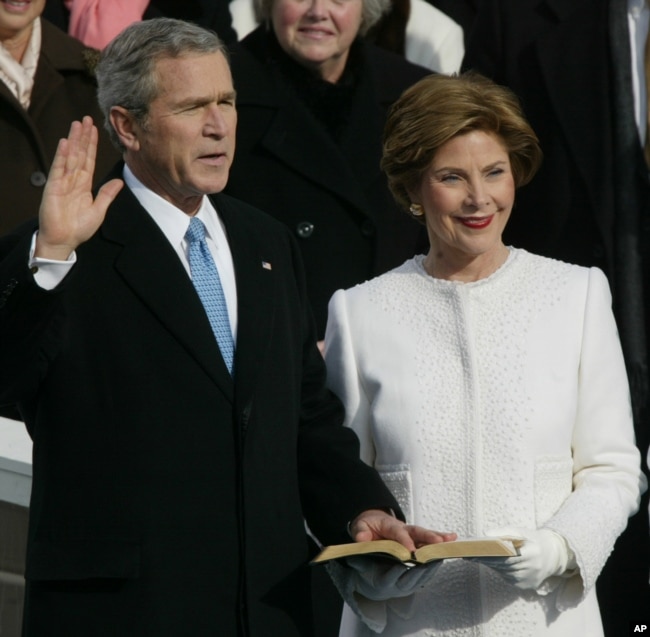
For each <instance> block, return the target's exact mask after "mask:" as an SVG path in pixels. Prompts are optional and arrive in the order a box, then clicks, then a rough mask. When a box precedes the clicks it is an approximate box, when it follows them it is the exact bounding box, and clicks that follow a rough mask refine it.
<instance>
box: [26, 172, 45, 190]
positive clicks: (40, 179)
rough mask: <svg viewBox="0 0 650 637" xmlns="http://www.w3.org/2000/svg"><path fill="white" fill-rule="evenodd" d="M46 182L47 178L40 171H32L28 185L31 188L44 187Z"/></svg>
mask: <svg viewBox="0 0 650 637" xmlns="http://www.w3.org/2000/svg"><path fill="white" fill-rule="evenodd" d="M46 181H47V177H46V176H45V174H44V173H42V172H41V171H40V170H36V171H34V172H33V173H32V174H31V175H30V177H29V183H30V184H32V186H37V187H39V188H40V187H41V186H44V185H45V182H46Z"/></svg>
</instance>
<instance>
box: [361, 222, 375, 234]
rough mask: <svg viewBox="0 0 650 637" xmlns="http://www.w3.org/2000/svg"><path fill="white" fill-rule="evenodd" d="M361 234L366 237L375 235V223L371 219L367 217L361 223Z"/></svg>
mask: <svg viewBox="0 0 650 637" xmlns="http://www.w3.org/2000/svg"><path fill="white" fill-rule="evenodd" d="M361 234H362V235H363V236H364V237H366V238H368V237H373V236H374V235H375V224H374V223H373V222H372V221H370V219H366V220H365V221H364V222H363V223H362V224H361Z"/></svg>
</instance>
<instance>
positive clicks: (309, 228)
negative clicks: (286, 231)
mask: <svg viewBox="0 0 650 637" xmlns="http://www.w3.org/2000/svg"><path fill="white" fill-rule="evenodd" d="M296 232H297V233H298V236H299V237H300V238H301V239H309V237H311V235H312V234H314V224H313V223H312V222H311V221H301V222H300V223H299V224H298V225H297V226H296Z"/></svg>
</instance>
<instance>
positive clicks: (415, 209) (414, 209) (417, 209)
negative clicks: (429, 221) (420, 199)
mask: <svg viewBox="0 0 650 637" xmlns="http://www.w3.org/2000/svg"><path fill="white" fill-rule="evenodd" d="M409 212H410V213H411V214H412V215H413V216H414V217H421V216H422V215H423V214H424V211H423V210H422V206H421V205H420V204H419V203H412V204H411V206H410V207H409Z"/></svg>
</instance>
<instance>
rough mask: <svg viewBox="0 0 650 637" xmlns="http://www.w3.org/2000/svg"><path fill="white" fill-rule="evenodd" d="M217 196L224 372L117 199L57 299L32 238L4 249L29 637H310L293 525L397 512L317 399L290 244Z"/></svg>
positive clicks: (4, 349)
mask: <svg viewBox="0 0 650 637" xmlns="http://www.w3.org/2000/svg"><path fill="white" fill-rule="evenodd" d="M213 201H214V204H215V207H216V209H217V210H218V211H219V213H220V216H221V218H222V220H223V222H224V224H225V228H226V233H227V236H228V241H229V243H230V247H231V251H232V255H233V260H234V268H235V277H236V282H237V294H238V315H239V320H238V337H237V344H236V355H235V363H234V365H235V371H234V378H231V377H230V375H229V373H228V371H227V369H226V367H225V365H224V363H223V359H222V358H221V355H220V352H219V349H218V346H217V344H216V341H215V339H214V338H213V336H212V333H211V330H210V326H209V323H208V320H207V318H206V315H205V312H204V311H203V307H202V305H201V303H200V301H199V298H198V296H197V295H196V293H195V291H194V288H193V286H192V283H191V281H190V279H189V277H188V276H187V273H186V271H185V270H184V268H183V266H182V264H181V263H180V261H179V259H178V257H177V255H176V254H175V252H174V250H173V248H172V247H171V246H170V245H169V243H168V241H167V240H166V238H165V237H164V235H163V234H162V232H161V231H160V230H159V228H158V226H157V225H156V224H155V223H154V222H153V221H152V219H151V217H150V216H149V215H148V214H147V213H146V211H145V210H143V209H142V208H141V206H140V205H139V203H138V202H137V200H136V199H135V197H134V196H133V195H132V193H131V192H130V191H129V190H128V189H127V188H124V190H123V191H122V192H121V193H120V194H119V195H118V197H117V199H116V201H115V202H114V203H113V205H112V206H111V207H110V209H109V211H108V214H107V217H106V219H105V221H104V223H103V225H102V226H101V228H100V229H99V230H98V232H97V233H96V234H95V235H94V236H93V237H92V238H91V239H90V240H89V241H88V242H86V243H85V244H83V245H82V246H80V247H79V249H78V251H77V257H78V261H77V263H76V265H75V266H74V267H73V269H72V271H71V272H70V273H69V274H68V276H67V277H66V279H64V281H63V282H62V283H61V284H60V285H59V286H58V287H57V288H56V289H55V290H54V291H51V292H47V291H44V290H43V289H41V288H39V287H38V286H37V285H36V284H35V282H34V280H33V276H32V274H31V273H30V271H29V269H28V267H27V255H28V247H29V242H30V235H31V229H30V228H27V229H26V232H25V233H23V234H20V233H18V234H13V235H9V236H7V237H6V238H4V239H3V240H2V242H0V256H1V257H2V261H0V290H1V292H0V335H1V336H0V370H1V371H0V405H2V407H3V411H4V412H5V413H11V410H12V409H13V408H14V407H15V406H17V407H18V409H19V414H20V416H21V417H22V418H23V419H24V421H25V423H26V426H27V428H28V430H29V433H30V434H31V436H32V438H33V442H34V458H33V491H32V499H31V508H30V526H29V539H28V547H27V565H26V579H27V589H26V603H25V632H24V637H42V636H43V635H48V637H88V635H92V636H93V637H104V636H106V637H108V636H109V635H110V636H111V637H117V636H119V637H178V636H179V635H192V636H193V637H195V636H196V637H201V636H206V637H207V636H208V635H210V636H214V635H223V636H224V637H228V636H231V635H232V636H236V635H240V636H241V635H245V636H251V637H268V636H269V635H278V636H280V635H282V637H292V636H298V635H301V636H305V635H311V634H312V633H311V617H310V615H311V610H310V609H311V605H310V597H309V594H310V590H309V577H308V568H309V567H307V566H306V562H307V559H308V557H309V553H308V551H309V549H308V545H307V540H306V535H305V530H304V523H303V515H304V517H305V518H306V519H307V521H308V523H309V525H310V527H311V529H312V530H313V531H314V533H316V534H317V535H318V536H319V537H320V538H322V540H323V541H324V542H326V543H330V542H340V541H346V540H348V541H349V539H348V537H347V535H346V522H347V521H348V520H350V519H351V518H352V517H353V516H354V515H355V514H356V513H358V512H361V511H362V510H364V509H366V508H368V507H375V506H388V507H395V508H396V509H397V504H396V503H395V502H394V500H393V498H392V497H391V496H390V495H389V494H388V492H387V491H386V489H385V487H384V486H383V483H382V482H381V480H380V479H379V477H378V475H377V474H376V473H375V472H374V471H373V470H371V469H370V468H369V467H367V466H366V465H364V464H363V463H361V462H360V461H359V459H358V443H357V440H356V438H355V437H354V434H353V433H352V432H351V431H350V430H349V429H347V428H345V427H343V426H342V409H341V406H340V403H339V402H338V400H337V399H335V398H334V397H333V396H332V395H331V394H330V393H329V392H328V391H327V390H326V389H325V387H324V376H325V372H324V365H323V361H322V359H321V356H320V354H319V352H318V349H317V348H316V346H315V341H316V337H315V330H314V327H313V321H312V319H311V315H310V311H309V307H308V303H307V301H306V294H305V285H304V275H303V271H302V266H301V262H300V257H299V253H298V251H297V248H296V246H295V242H294V240H293V239H292V237H291V236H290V233H289V232H288V231H287V230H286V228H285V227H284V226H282V225H281V224H279V223H278V222H276V221H275V220H273V219H271V218H270V217H269V216H267V215H265V214H263V213H261V212H259V211H258V210H256V209H253V208H252V207H250V206H249V205H247V204H243V203H241V202H239V201H236V200H234V199H232V198H230V197H228V196H226V195H217V196H215V197H214V200H213ZM17 426H18V425H17Z"/></svg>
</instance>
